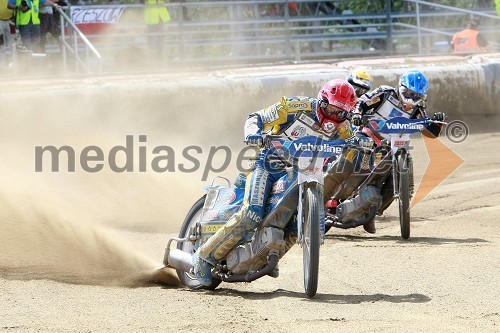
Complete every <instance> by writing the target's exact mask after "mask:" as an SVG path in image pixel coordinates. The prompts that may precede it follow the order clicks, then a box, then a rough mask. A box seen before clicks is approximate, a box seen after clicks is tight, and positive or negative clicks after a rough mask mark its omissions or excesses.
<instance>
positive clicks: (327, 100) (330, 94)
mask: <svg viewBox="0 0 500 333" xmlns="http://www.w3.org/2000/svg"><path fill="white" fill-rule="evenodd" d="M356 99H357V97H356V92H355V91H354V88H353V87H352V86H351V85H350V84H349V83H348V82H347V81H345V80H341V79H336V80H331V81H328V82H327V83H326V84H325V85H324V86H323V88H321V90H320V91H319V94H318V114H317V116H318V120H319V122H320V123H321V124H323V122H324V121H329V122H331V121H333V122H335V123H341V122H343V121H344V120H346V119H347V116H348V115H349V113H350V112H352V111H353V110H354V106H355V105H356Z"/></svg>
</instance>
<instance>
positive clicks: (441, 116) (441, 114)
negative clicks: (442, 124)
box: [431, 112, 446, 121]
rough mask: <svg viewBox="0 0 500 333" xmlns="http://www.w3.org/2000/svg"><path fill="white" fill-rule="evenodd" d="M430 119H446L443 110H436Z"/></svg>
mask: <svg viewBox="0 0 500 333" xmlns="http://www.w3.org/2000/svg"><path fill="white" fill-rule="evenodd" d="M431 120H436V121H445V120H446V114H445V113H444V112H436V113H434V115H433V116H432V118H431Z"/></svg>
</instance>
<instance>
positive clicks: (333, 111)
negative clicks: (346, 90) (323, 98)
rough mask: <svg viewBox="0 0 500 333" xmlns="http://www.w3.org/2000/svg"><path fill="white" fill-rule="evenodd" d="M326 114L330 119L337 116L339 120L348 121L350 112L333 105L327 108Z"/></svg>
mask: <svg viewBox="0 0 500 333" xmlns="http://www.w3.org/2000/svg"><path fill="white" fill-rule="evenodd" d="M325 113H326V114H327V115H328V117H330V116H333V115H335V116H337V118H338V119H339V120H345V119H347V115H348V114H349V112H347V111H345V110H342V109H341V108H339V107H337V106H334V105H331V104H328V106H327V107H326V108H325Z"/></svg>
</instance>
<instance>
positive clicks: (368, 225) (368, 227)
mask: <svg viewBox="0 0 500 333" xmlns="http://www.w3.org/2000/svg"><path fill="white" fill-rule="evenodd" d="M363 229H365V231H366V232H368V233H370V234H374V233H375V232H376V231H377V229H376V228H375V219H372V220H371V221H370V222H368V223H365V224H363Z"/></svg>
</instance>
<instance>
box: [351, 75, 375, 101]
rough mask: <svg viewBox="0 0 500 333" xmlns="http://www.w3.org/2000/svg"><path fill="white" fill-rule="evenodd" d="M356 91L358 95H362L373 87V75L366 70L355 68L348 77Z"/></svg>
mask: <svg viewBox="0 0 500 333" xmlns="http://www.w3.org/2000/svg"><path fill="white" fill-rule="evenodd" d="M346 81H347V82H349V83H350V84H351V85H352V86H353V87H354V90H355V91H356V95H357V96H358V97H361V96H362V95H364V94H365V93H367V92H368V91H370V90H371V89H372V81H373V78H372V76H371V75H370V74H369V73H368V72H367V71H365V70H362V69H354V70H353V71H352V72H350V73H349V75H348V76H347V78H346Z"/></svg>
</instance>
